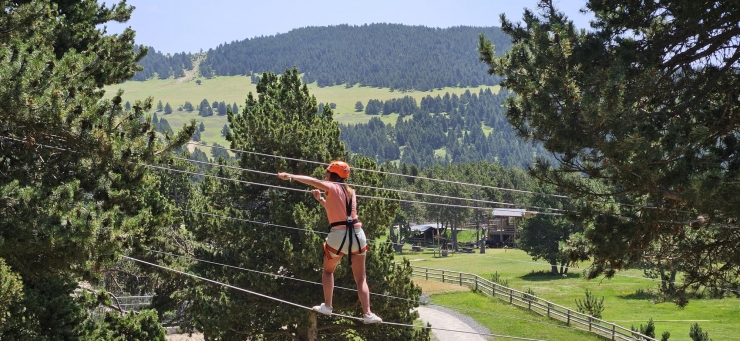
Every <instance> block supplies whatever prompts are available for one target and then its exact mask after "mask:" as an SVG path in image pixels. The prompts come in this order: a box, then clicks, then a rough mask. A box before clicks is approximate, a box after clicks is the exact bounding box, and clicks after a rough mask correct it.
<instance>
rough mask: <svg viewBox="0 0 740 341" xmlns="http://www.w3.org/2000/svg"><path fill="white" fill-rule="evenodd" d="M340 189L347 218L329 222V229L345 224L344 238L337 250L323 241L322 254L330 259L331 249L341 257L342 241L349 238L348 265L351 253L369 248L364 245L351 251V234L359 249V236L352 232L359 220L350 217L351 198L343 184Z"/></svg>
mask: <svg viewBox="0 0 740 341" xmlns="http://www.w3.org/2000/svg"><path fill="white" fill-rule="evenodd" d="M342 190H343V191H344V199H345V200H344V202H345V204H346V207H347V220H346V221H337V222H333V223H331V224H329V228H330V229H331V228H332V227H335V226H342V225H344V226H345V229H344V231H345V232H344V238H342V243H341V244H339V249H338V250H336V249H334V248H332V247H331V246H329V243H324V254H325V255H326V258H327V259H332V257H331V255H330V254H329V252H328V251H331V252H332V253H334V254H336V255H339V257H342V256H343V255H344V253H343V252H341V251H339V250H342V247H344V243H345V242H347V241H348V240H349V248H348V250H349V253H350V257H347V259H348V260H349V265H352V255H357V254H360V253H362V252H365V251H367V250H368V249H370V247H369V246H368V245H365V247H364V248H361V249H360V250H359V251H357V252H352V242H353V241H352V239H353V238H352V236H353V235H354V237H355V238H354V240H355V241H356V242H357V246H358V249H359V246H360V237H358V236H357V233H355V232H354V231H355V224H356V223H358V222H359V220H356V219H352V198H351V197H350V196H349V193H347V189H346V188H345V187H344V186H342ZM350 231H352V232H350Z"/></svg>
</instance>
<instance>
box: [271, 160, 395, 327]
mask: <svg viewBox="0 0 740 341" xmlns="http://www.w3.org/2000/svg"><path fill="white" fill-rule="evenodd" d="M349 171H350V168H349V165H348V164H347V163H346V162H344V161H333V162H332V163H330V164H329V167H327V168H326V178H325V179H324V180H318V179H315V178H313V177H310V176H306V175H294V174H289V173H284V172H281V173H278V178H280V179H282V180H290V181H293V180H296V181H298V182H301V183H304V184H306V185H310V186H313V187H316V189H313V190H311V194H313V197H314V198H315V199H316V200H317V201H318V202H319V203H321V206H324V209H325V210H326V216H327V218H328V219H329V222H330V225H329V226H330V229H331V230H330V231H329V236H327V237H326V242H325V243H324V271H323V273H322V275H321V284H322V285H323V287H324V303H321V305H317V306H314V307H313V308H312V309H313V310H314V311H316V312H319V313H322V314H324V315H331V313H332V309H333V308H332V296H333V294H334V270H335V269H336V268H337V265H338V264H339V261H340V260H342V257H343V256H344V255H346V254H349V255H350V257H349V264H350V266H351V267H352V274H353V275H354V277H355V283H357V295H358V296H359V298H360V304H362V312H363V317H362V320H363V322H365V323H381V322H383V320H382V319H381V318H380V317H378V315H375V314H373V312H372V311H370V289H369V288H368V286H367V280H366V275H365V254H366V253H367V250H368V249H369V247H368V245H367V239H366V238H365V232H364V231H363V230H362V223H361V222H360V221H359V219H358V217H357V196H356V195H355V191H354V190H353V189H352V188H350V187H349V186H347V184H346V183H345V180H347V178H348V177H349ZM320 191H324V193H325V197H322V195H321V192H320Z"/></svg>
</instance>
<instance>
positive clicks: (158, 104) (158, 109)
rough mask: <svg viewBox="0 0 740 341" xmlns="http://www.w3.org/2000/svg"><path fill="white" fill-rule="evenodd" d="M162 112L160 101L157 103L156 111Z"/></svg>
mask: <svg viewBox="0 0 740 341" xmlns="http://www.w3.org/2000/svg"><path fill="white" fill-rule="evenodd" d="M162 110H164V107H163V106H162V101H159V102H157V111H158V112H161V111H162Z"/></svg>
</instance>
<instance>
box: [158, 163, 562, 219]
mask: <svg viewBox="0 0 740 341" xmlns="http://www.w3.org/2000/svg"><path fill="white" fill-rule="evenodd" d="M173 158H174V159H178V160H183V161H187V162H191V163H197V164H203V165H210V166H215V167H223V168H228V169H234V170H240V171H245V172H251V173H257V174H264V175H271V176H274V175H277V173H271V172H264V171H259V170H255V169H247V168H241V167H236V166H229V165H222V164H218V163H213V162H205V161H198V160H191V159H186V158H181V157H177V156H175V157H173ZM316 180H318V181H320V182H330V183H334V182H331V181H326V180H321V179H316ZM351 185H352V187H357V188H367V189H374V190H382V191H389V192H396V193H403V194H412V195H421V196H430V197H435V198H441V199H455V200H462V201H472V202H479V203H485V204H496V205H506V206H518V207H525V208H531V209H541V210H551V211H558V212H565V210H563V209H558V208H549V207H540V206H532V205H523V204H515V203H508V202H502V201H491V200H481V199H472V198H461V197H453V196H447V195H441V194H433V193H423V192H412V191H406V190H400V189H391V188H383V187H373V186H365V185H359V184H351Z"/></svg>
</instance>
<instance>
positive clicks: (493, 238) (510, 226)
mask: <svg viewBox="0 0 740 341" xmlns="http://www.w3.org/2000/svg"><path fill="white" fill-rule="evenodd" d="M529 215H531V213H528V212H527V211H526V210H524V209H516V208H494V209H493V214H492V215H491V216H490V217H488V218H487V221H486V223H487V224H486V225H487V229H488V233H487V234H486V245H487V246H488V247H499V248H500V247H504V246H508V247H516V226H517V224H518V223H519V221H520V220H522V219H523V218H526V217H529Z"/></svg>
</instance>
